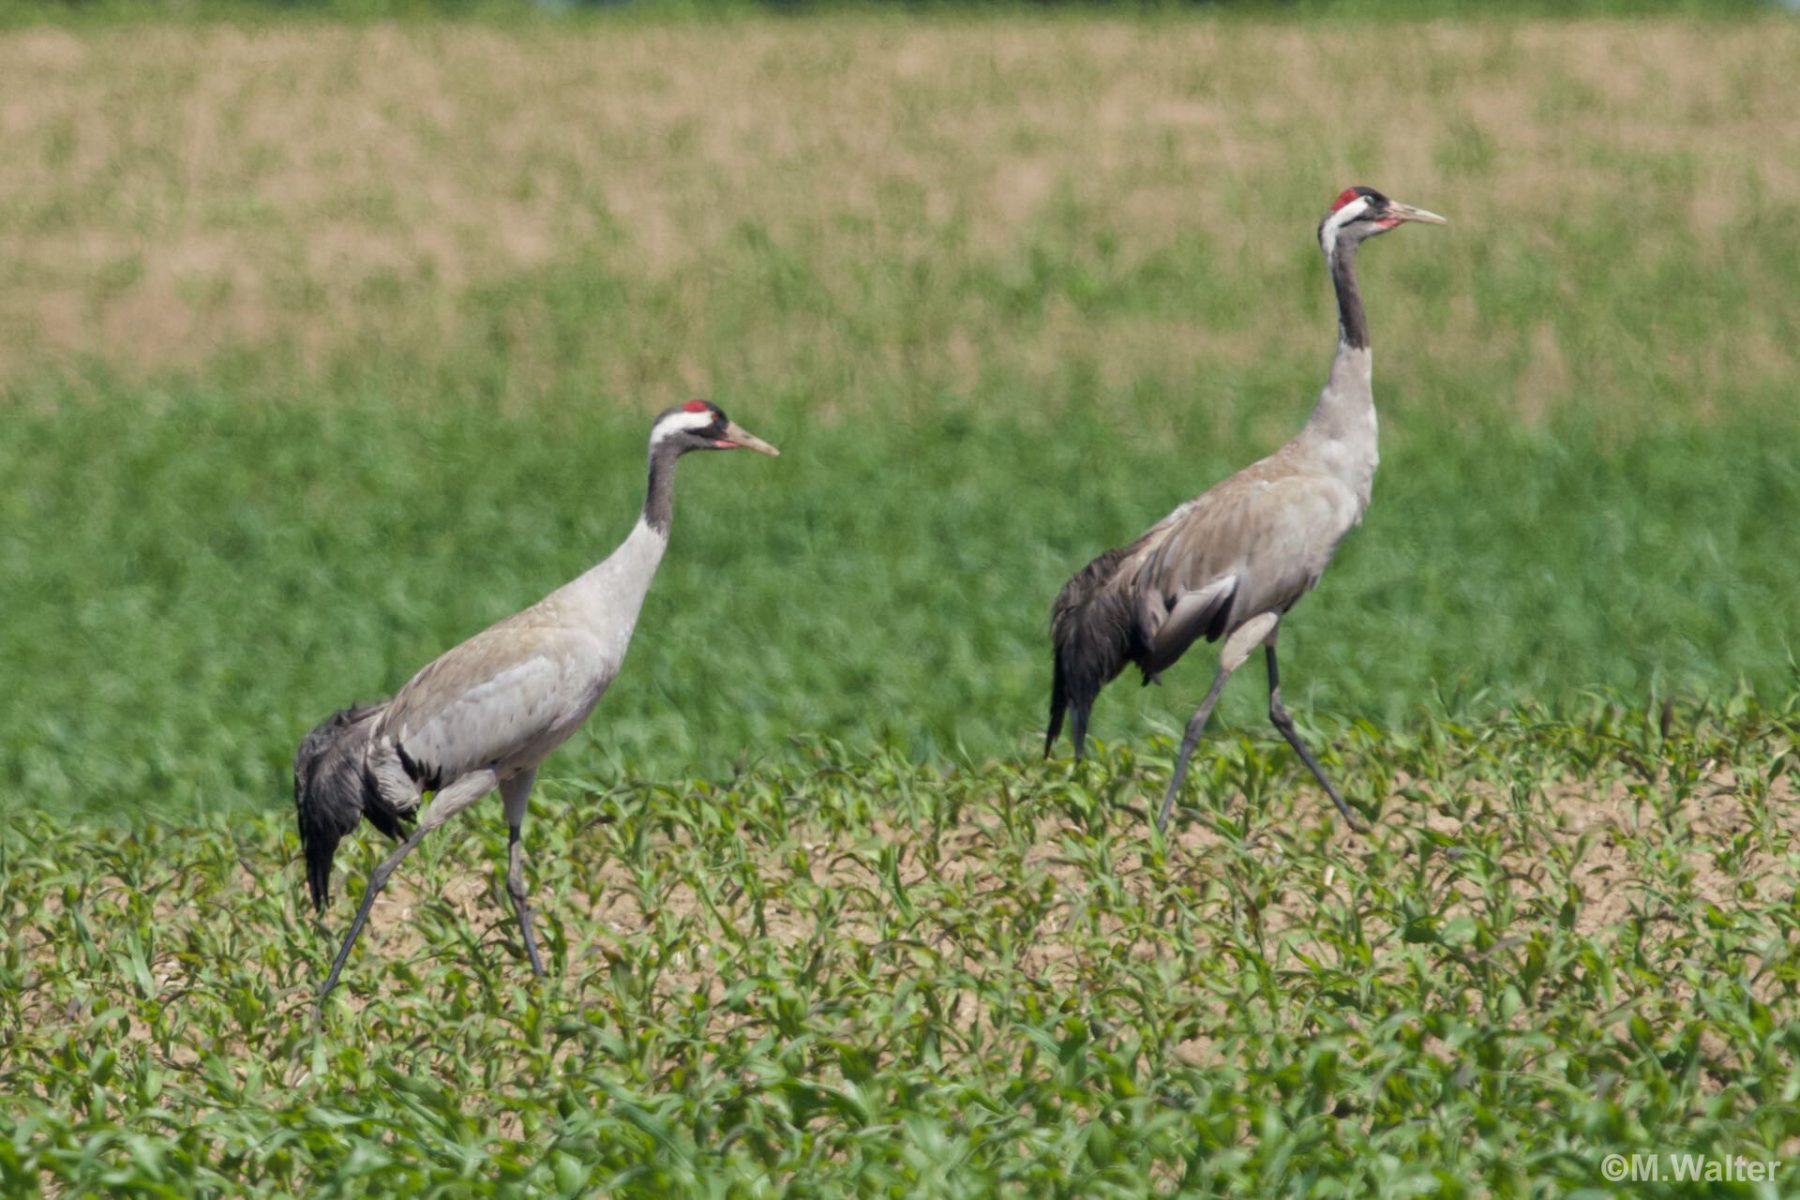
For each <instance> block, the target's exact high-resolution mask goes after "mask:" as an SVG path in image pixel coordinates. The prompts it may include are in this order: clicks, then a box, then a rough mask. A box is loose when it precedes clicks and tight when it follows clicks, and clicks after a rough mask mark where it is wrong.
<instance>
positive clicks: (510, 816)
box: [500, 767, 544, 978]
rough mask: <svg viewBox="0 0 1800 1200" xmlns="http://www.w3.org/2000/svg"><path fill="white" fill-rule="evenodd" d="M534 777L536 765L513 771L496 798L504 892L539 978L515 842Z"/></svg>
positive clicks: (519, 848)
mask: <svg viewBox="0 0 1800 1200" xmlns="http://www.w3.org/2000/svg"><path fill="white" fill-rule="evenodd" d="M536 780H537V768H536V767H533V768H532V769H531V770H529V771H526V772H524V773H522V774H519V775H514V776H513V777H512V778H511V779H508V780H507V781H506V782H505V783H502V784H501V785H500V799H501V800H503V801H505V802H506V830H507V836H506V892H507V895H509V896H511V897H512V906H513V912H514V913H516V914H518V917H519V932H520V934H521V935H522V936H523V937H524V938H525V956H526V957H527V958H529V959H531V973H532V974H533V975H536V976H538V977H539V978H542V977H543V974H544V964H543V963H542V962H541V961H539V959H538V948H537V935H536V934H535V933H533V932H532V929H531V905H530V903H528V902H527V900H526V896H525V868H524V866H523V864H522V863H521V862H520V859H521V858H522V857H523V855H524V848H523V846H521V845H520V842H519V830H520V828H521V827H523V826H524V824H525V802H526V801H527V800H528V799H530V798H531V785H532V784H533V783H534V782H535V781H536Z"/></svg>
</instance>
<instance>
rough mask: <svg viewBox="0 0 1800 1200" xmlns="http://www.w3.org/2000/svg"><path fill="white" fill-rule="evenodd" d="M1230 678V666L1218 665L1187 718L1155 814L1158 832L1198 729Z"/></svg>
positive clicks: (1165, 820)
mask: <svg viewBox="0 0 1800 1200" xmlns="http://www.w3.org/2000/svg"><path fill="white" fill-rule="evenodd" d="M1230 678H1231V668H1230V667H1220V668H1219V673H1218V674H1217V675H1214V676H1213V681H1212V687H1210V688H1208V689H1207V691H1206V699H1204V700H1202V701H1201V702H1200V707H1199V708H1196V709H1195V710H1194V715H1193V716H1191V717H1189V718H1188V723H1187V733H1186V734H1184V735H1183V736H1182V739H1181V753H1180V755H1179V756H1177V757H1176V759H1175V774H1174V775H1173V776H1172V777H1171V778H1170V780H1169V790H1168V791H1167V792H1164V793H1163V802H1162V811H1161V812H1159V813H1157V814H1156V828H1157V831H1158V832H1161V831H1162V830H1163V829H1166V828H1167V827H1168V824H1169V810H1170V809H1172V808H1174V807H1175V793H1176V792H1179V791H1180V790H1181V781H1182V780H1183V779H1185V778H1186V777H1187V769H1188V759H1189V758H1190V757H1192V755H1193V753H1194V744H1195V743H1196V742H1198V741H1199V740H1200V731H1201V730H1202V729H1205V728H1206V719H1207V718H1208V717H1210V716H1212V710H1213V705H1215V704H1217V703H1218V702H1219V693H1220V692H1223V691H1224V690H1225V681H1226V680H1227V679H1230Z"/></svg>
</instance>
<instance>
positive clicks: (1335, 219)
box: [1319, 196, 1369, 254]
mask: <svg viewBox="0 0 1800 1200" xmlns="http://www.w3.org/2000/svg"><path fill="white" fill-rule="evenodd" d="M1368 211H1369V199H1368V197H1367V196H1358V197H1357V198H1356V199H1354V200H1352V201H1351V202H1350V203H1348V204H1346V205H1344V207H1342V208H1340V209H1338V210H1337V211H1336V212H1334V213H1332V214H1331V215H1330V216H1329V217H1326V218H1325V223H1324V224H1323V225H1321V226H1320V227H1319V241H1320V242H1321V243H1323V244H1324V247H1325V253H1326V254H1330V253H1331V252H1332V251H1333V250H1335V249H1337V239H1338V231H1339V230H1341V229H1343V228H1344V226H1346V225H1348V224H1349V223H1350V222H1352V221H1354V220H1356V219H1357V218H1358V217H1360V216H1362V215H1363V214H1364V213H1366V212H1368Z"/></svg>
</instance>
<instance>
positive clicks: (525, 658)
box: [383, 621, 599, 787]
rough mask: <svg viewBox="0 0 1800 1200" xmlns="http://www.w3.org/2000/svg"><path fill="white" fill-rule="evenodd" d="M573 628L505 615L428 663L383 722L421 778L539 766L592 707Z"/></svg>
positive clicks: (436, 780) (433, 780)
mask: <svg viewBox="0 0 1800 1200" xmlns="http://www.w3.org/2000/svg"><path fill="white" fill-rule="evenodd" d="M578 636H579V635H575V634H573V633H571V631H568V630H564V629H556V628H542V627H536V626H533V625H530V624H525V623H519V622H514V621H509V622H502V623H501V624H499V625H496V626H493V627H491V628H489V629H487V630H484V631H483V632H481V633H479V634H476V635H475V636H474V637H472V638H470V639H469V640H468V641H466V642H464V643H462V644H461V645H460V646H458V647H456V648H455V649H454V650H451V651H450V652H448V653H447V654H444V655H443V656H441V657H439V658H437V659H435V660H433V661H432V662H431V663H429V664H427V665H426V666H425V667H424V668H423V669H421V670H420V671H419V673H418V674H416V675H414V676H413V677H412V679H411V680H409V681H408V682H407V684H406V686H405V687H403V688H401V689H400V691H399V692H398V693H397V694H396V695H395V696H394V700H393V703H392V704H391V705H390V706H389V709H388V712H387V715H386V717H385V718H384V721H383V732H384V733H385V734H387V735H389V736H391V737H393V738H394V739H395V741H396V743H397V746H398V748H399V749H400V751H401V753H402V755H403V756H404V757H405V759H407V760H410V761H411V762H412V763H414V764H416V766H417V770H416V771H413V770H412V769H411V768H409V773H412V774H414V778H415V779H419V780H421V781H422V786H426V787H437V786H439V784H440V783H441V782H444V781H448V780H451V779H455V778H456V777H458V776H460V775H463V774H466V773H468V772H469V771H473V770H476V769H478V768H481V767H487V766H496V767H504V766H506V765H508V764H514V765H535V764H536V763H537V762H538V761H540V760H541V759H542V758H543V757H544V755H546V754H548V753H549V752H550V751H551V750H552V749H554V748H555V747H556V745H557V744H559V743H560V742H561V741H562V740H563V738H565V737H567V736H568V734H569V733H570V732H573V730H574V728H575V727H576V726H578V725H579V724H580V723H581V721H582V720H583V719H584V718H585V717H586V716H587V714H588V712H589V711H590V710H591V709H592V708H593V704H594V701H595V700H597V699H598V698H599V697H598V694H597V693H594V694H591V695H590V694H588V693H589V692H590V691H591V689H586V688H583V687H582V686H581V684H580V681H579V680H577V679H576V678H574V676H575V675H577V674H578V672H575V671H573V670H572V669H571V661H572V659H573V657H574V656H575V653H576V651H577V650H578V648H577V647H573V646H569V645H565V643H566V642H567V641H569V639H570V638H571V637H578Z"/></svg>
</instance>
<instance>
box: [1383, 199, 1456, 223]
mask: <svg viewBox="0 0 1800 1200" xmlns="http://www.w3.org/2000/svg"><path fill="white" fill-rule="evenodd" d="M1381 219H1382V220H1384V221H1423V222H1425V224H1427V225H1448V224H1449V223H1450V222H1449V221H1448V220H1446V219H1445V218H1443V217H1440V216H1438V215H1437V214H1436V213H1434V212H1430V211H1428V210H1426V209H1423V208H1414V207H1413V206H1412V205H1410V204H1393V203H1390V204H1389V205H1388V206H1387V211H1385V212H1383V213H1382V214H1381Z"/></svg>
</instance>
